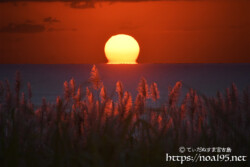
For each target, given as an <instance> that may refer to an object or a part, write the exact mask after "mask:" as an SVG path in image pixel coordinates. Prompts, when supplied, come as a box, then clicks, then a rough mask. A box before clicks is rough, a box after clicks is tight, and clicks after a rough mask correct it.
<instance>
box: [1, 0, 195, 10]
mask: <svg viewBox="0 0 250 167" xmlns="http://www.w3.org/2000/svg"><path fill="white" fill-rule="evenodd" d="M143 1H164V0H0V3H1V2H12V3H13V4H15V6H18V2H22V3H27V2H66V3H70V5H69V6H70V7H71V8H76V9H85V8H94V7H95V3H96V2H111V3H113V2H143ZM165 1H196V0H165Z"/></svg>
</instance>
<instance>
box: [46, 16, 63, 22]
mask: <svg viewBox="0 0 250 167" xmlns="http://www.w3.org/2000/svg"><path fill="white" fill-rule="evenodd" d="M43 22H45V23H59V22H60V20H58V19H56V18H52V17H46V18H44V19H43Z"/></svg>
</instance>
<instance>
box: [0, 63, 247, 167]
mask: <svg viewBox="0 0 250 167" xmlns="http://www.w3.org/2000/svg"><path fill="white" fill-rule="evenodd" d="M89 82H90V83H91V86H90V87H87V88H82V87H80V86H79V85H80V83H75V81H74V79H72V80H70V81H69V82H68V81H65V82H64V83H62V85H64V96H63V97H59V96H58V98H57V99H56V100H55V102H47V101H46V99H43V100H42V104H41V106H34V105H33V104H32V91H31V87H32V85H30V84H29V83H28V85H27V86H28V92H27V93H22V92H20V90H21V85H22V83H21V77H20V73H19V72H17V74H16V82H15V88H14V89H11V86H10V84H9V82H8V81H2V82H0V163H1V164H0V166H20V167H22V166H34V167H39V166H41V167H47V166H53V167H57V166H62V167H64V166H84V167H85V166H86V167H88V166H96V167H99V166H107V167H120V166H121V167H138V166H143V167H151V166H166V165H168V166H180V163H166V158H165V155H166V153H171V154H177V155H178V154H180V153H179V150H178V149H179V147H180V146H192V147H214V146H216V147H217V146H220V147H231V148H232V150H233V154H235V155H249V149H248V148H249V144H250V142H249V141H250V122H249V120H250V97H249V95H250V92H249V89H246V90H244V91H243V92H238V90H237V87H236V85H234V84H232V86H231V87H230V88H228V89H225V92H223V93H220V92H218V93H217V94H216V95H215V96H214V97H206V96H205V95H200V94H198V93H197V92H196V91H195V89H190V90H189V92H188V93H187V94H186V96H185V98H184V100H182V101H179V96H180V94H181V89H182V83H181V82H177V83H176V84H175V85H174V86H173V87H172V88H169V90H168V98H167V101H165V103H164V104H159V103H158V101H159V98H160V92H159V90H158V88H157V83H153V84H152V85H148V84H147V81H146V79H144V78H142V79H141V81H140V83H139V84H138V90H137V91H138V95H137V97H136V99H132V96H131V94H130V93H129V92H127V91H125V90H123V85H122V83H121V82H119V81H118V82H117V84H116V95H115V97H112V98H111V97H109V96H108V95H107V92H106V89H105V87H104V83H102V81H101V79H100V76H99V74H98V70H97V68H96V67H95V66H93V68H92V70H91V73H90V78H89ZM23 86H24V85H23ZM148 103H150V104H153V105H148ZM220 166H223V164H220ZM225 166H230V165H228V164H227V165H225Z"/></svg>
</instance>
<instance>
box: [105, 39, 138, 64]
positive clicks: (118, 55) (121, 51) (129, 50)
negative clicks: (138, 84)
mask: <svg viewBox="0 0 250 167" xmlns="http://www.w3.org/2000/svg"><path fill="white" fill-rule="evenodd" d="M104 52H105V55H106V57H107V59H108V64H137V62H136V60H137V58H138V56H139V52H140V47H139V44H138V42H137V41H136V40H135V39H134V38H133V37H132V36H129V35H125V34H118V35H114V36H112V37H111V38H109V40H108V41H107V42H106V44H105V47H104Z"/></svg>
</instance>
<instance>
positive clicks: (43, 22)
mask: <svg viewBox="0 0 250 167" xmlns="http://www.w3.org/2000/svg"><path fill="white" fill-rule="evenodd" d="M5 1H6V2H1V3H0V63H105V62H107V60H106V58H105V55H104V45H105V42H106V41H107V40H108V38H109V37H111V36H112V35H115V34H119V33H125V34H129V35H132V36H133V37H134V38H135V39H136V40H137V41H138V43H139V45H140V48H141V51H140V55H139V59H138V62H139V63H228V62H248V63H250V10H249V9H250V2H249V1H247V0H239V1H236V2H235V1H230V0H229V1H228V0H227V1H215V0H202V1H191V0H190V1H189V0H186V1H147V2H145V1H140V2H119V1H115V0H113V1H112V2H101V1H98V2H96V3H93V4H91V5H90V7H89V6H88V7H86V8H76V7H78V6H72V2H70V0H69V2H66V3H65V2H42V0H38V1H36V0H34V1H32V0H30V1H28V2H25V1H21V0H19V2H16V3H11V2H8V0H5ZM92 5H94V7H93V6H92Z"/></svg>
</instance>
